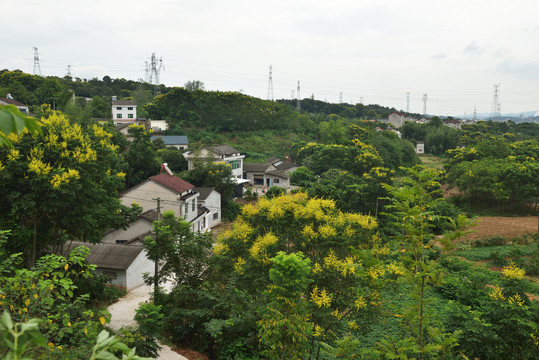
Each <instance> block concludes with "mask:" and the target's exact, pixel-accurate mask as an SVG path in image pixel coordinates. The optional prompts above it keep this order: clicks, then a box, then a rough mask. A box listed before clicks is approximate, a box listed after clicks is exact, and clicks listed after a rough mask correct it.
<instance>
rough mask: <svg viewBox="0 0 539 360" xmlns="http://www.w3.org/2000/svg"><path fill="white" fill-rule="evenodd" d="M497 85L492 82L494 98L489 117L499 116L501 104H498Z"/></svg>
mask: <svg viewBox="0 0 539 360" xmlns="http://www.w3.org/2000/svg"><path fill="white" fill-rule="evenodd" d="M498 86H500V84H499V83H498V84H494V98H493V99H492V109H491V111H490V116H491V117H500V116H501V114H500V113H501V109H502V105H501V104H500V95H499V94H498Z"/></svg>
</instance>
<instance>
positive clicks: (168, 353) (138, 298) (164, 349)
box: [107, 285, 188, 360]
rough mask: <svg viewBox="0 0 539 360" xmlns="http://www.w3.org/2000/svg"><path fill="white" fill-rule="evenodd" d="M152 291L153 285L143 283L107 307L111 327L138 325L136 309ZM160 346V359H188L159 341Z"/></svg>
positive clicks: (114, 328)
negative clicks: (135, 318)
mask: <svg viewBox="0 0 539 360" xmlns="http://www.w3.org/2000/svg"><path fill="white" fill-rule="evenodd" d="M152 291H153V289H152V288H151V287H149V286H147V285H142V286H139V287H138V288H136V289H134V290H132V291H131V292H129V293H128V294H126V295H125V296H124V297H122V298H120V300H118V301H117V302H116V303H114V304H112V305H110V306H109V307H108V308H107V310H108V311H109V312H110V315H111V319H110V324H109V327H110V328H111V329H113V330H119V329H120V328H121V327H122V326H130V325H133V326H136V325H137V323H136V322H135V320H134V317H135V309H136V308H138V304H139V303H141V302H145V301H148V300H149V299H150V294H151V292H152ZM159 346H161V351H159V357H158V359H161V360H188V359H187V358H186V357H184V356H182V355H180V354H178V353H176V352H174V351H172V349H171V348H170V347H169V346H167V345H163V344H161V343H159Z"/></svg>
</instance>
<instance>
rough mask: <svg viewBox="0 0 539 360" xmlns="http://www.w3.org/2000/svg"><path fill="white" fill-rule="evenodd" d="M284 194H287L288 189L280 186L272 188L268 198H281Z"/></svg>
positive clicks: (267, 192)
mask: <svg viewBox="0 0 539 360" xmlns="http://www.w3.org/2000/svg"><path fill="white" fill-rule="evenodd" d="M284 194H286V189H284V188H282V187H278V186H272V187H270V188H269V190H268V191H266V198H268V199H272V198H274V197H279V196H281V195H284Z"/></svg>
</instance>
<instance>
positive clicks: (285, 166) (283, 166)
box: [275, 161, 297, 170]
mask: <svg viewBox="0 0 539 360" xmlns="http://www.w3.org/2000/svg"><path fill="white" fill-rule="evenodd" d="M296 166H297V165H296V164H294V163H291V162H289V161H285V162H283V163H282V164H279V165H277V166H275V167H276V168H277V170H288V169H292V168H293V167H296Z"/></svg>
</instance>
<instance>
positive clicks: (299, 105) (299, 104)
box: [296, 80, 301, 112]
mask: <svg viewBox="0 0 539 360" xmlns="http://www.w3.org/2000/svg"><path fill="white" fill-rule="evenodd" d="M296 92H297V94H298V96H297V98H296V109H297V110H298V112H300V111H301V103H300V100H299V99H300V96H299V80H298V90H297V91H296Z"/></svg>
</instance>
